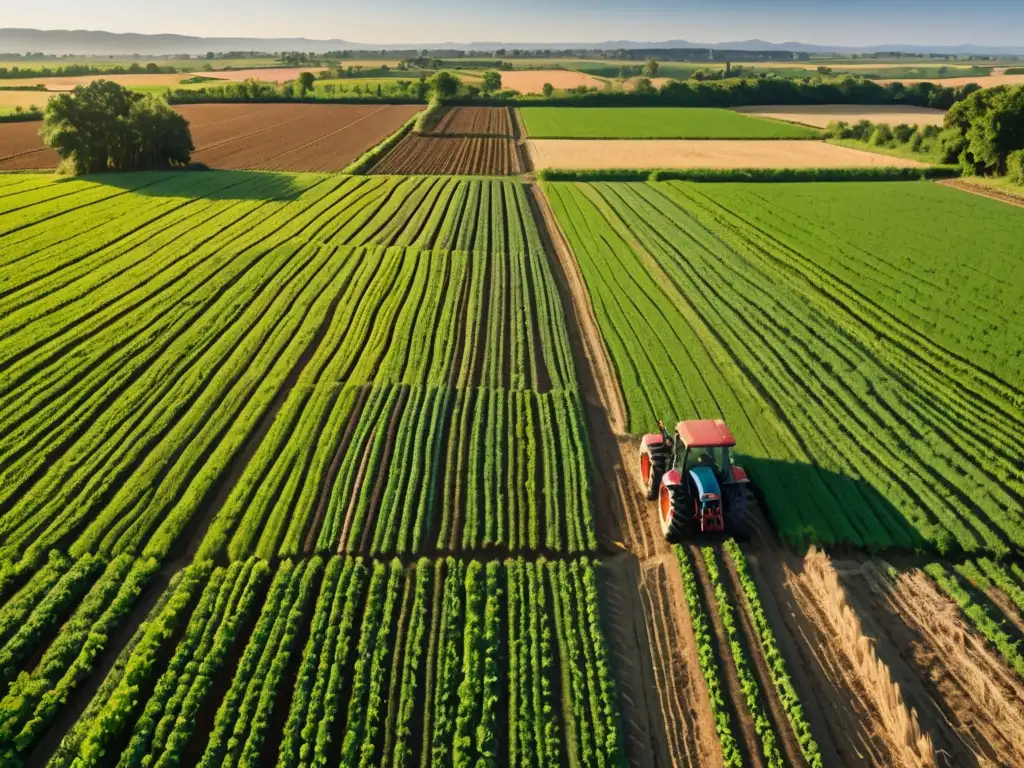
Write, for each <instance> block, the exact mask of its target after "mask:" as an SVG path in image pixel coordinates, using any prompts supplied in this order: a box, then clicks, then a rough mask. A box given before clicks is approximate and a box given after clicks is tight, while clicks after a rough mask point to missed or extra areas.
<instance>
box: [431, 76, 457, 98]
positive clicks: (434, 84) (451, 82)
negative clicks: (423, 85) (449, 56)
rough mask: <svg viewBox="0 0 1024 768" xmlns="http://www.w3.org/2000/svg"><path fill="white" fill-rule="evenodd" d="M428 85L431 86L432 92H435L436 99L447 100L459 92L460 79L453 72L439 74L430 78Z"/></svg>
mask: <svg viewBox="0 0 1024 768" xmlns="http://www.w3.org/2000/svg"><path fill="white" fill-rule="evenodd" d="M427 84H428V85H429V86H430V90H431V91H433V93H434V98H436V99H440V100H445V99H450V98H451V97H452V96H454V95H455V94H456V93H458V92H459V85H460V82H459V78H457V77H456V76H455V75H453V74H452V73H451V72H438V73H436V74H433V75H431V76H430V78H429V79H428V80H427Z"/></svg>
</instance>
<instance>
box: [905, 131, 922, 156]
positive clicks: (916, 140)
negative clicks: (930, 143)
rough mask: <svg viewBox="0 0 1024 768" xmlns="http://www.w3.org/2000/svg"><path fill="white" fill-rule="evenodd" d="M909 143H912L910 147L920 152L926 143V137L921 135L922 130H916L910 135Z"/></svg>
mask: <svg viewBox="0 0 1024 768" xmlns="http://www.w3.org/2000/svg"><path fill="white" fill-rule="evenodd" d="M909 143H910V148H911V149H912V150H914V151H915V152H920V151H921V145H922V144H924V137H923V136H922V135H921V132H920V131H914V133H913V134H912V135H911V136H910V142H909Z"/></svg>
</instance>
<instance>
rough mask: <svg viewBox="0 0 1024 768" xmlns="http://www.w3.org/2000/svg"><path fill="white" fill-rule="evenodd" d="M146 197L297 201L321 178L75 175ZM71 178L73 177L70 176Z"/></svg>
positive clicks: (186, 172) (273, 174)
mask: <svg viewBox="0 0 1024 768" xmlns="http://www.w3.org/2000/svg"><path fill="white" fill-rule="evenodd" d="M74 178H75V180H78V181H91V182H94V183H96V184H105V185H107V186H112V187H118V188H120V189H124V190H126V191H130V192H132V193H134V194H137V195H144V196H146V197H195V198H203V199H206V200H280V201H282V202H287V201H290V200H297V199H298V198H299V197H301V196H302V194H303V193H304V192H305V191H306V190H308V189H309V188H310V186H311V185H312V184H313V183H315V182H316V180H318V179H320V178H321V177H319V176H316V175H310V174H293V173H280V172H276V171H203V170H194V169H190V170H176V171H137V172H134V173H103V174H95V175H92V176H78V177H74ZM68 180H71V177H69V178H68Z"/></svg>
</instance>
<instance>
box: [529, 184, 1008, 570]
mask: <svg viewBox="0 0 1024 768" xmlns="http://www.w3.org/2000/svg"><path fill="white" fill-rule="evenodd" d="M718 186H722V187H726V188H728V189H727V190H726V192H724V193H723V194H725V195H728V194H732V192H730V190H732V189H733V185H716V190H717V187H718ZM737 186H739V185H737ZM786 186H787V187H793V188H796V190H797V191H796V192H793V193H792V194H793V195H795V196H798V199H803V198H807V199H810V200H812V201H813V200H814V198H815V197H816V196H817V195H819V194H820V195H833V196H834V195H836V194H841V193H839V192H836V191H834V190H832V189H827V190H823V191H822V192H820V193H819V192H818V191H817V188H818V187H817V186H814V189H813V190H808V189H807V188H805V187H803V186H802V185H797V184H794V185H786ZM809 186H812V185H809ZM826 186H827V185H826ZM846 186H850V187H851V188H856V187H857V185H853V184H851V185H842V187H843V188H845V187H846ZM875 186H876V189H877V193H876V198H877V199H878V200H879V201H881V202H879V203H878V204H880V205H882V204H884V201H885V200H886V198H887V194H888V195H891V196H892V198H894V199H895V200H896V201H897V202H898V203H902V204H903V205H904V206H906V205H909V204H910V203H909V202H908V200H907V199H906V198H911V199H912V198H913V196H914V195H915V194H916V192H915V190H917V189H918V187H914V186H913V185H910V186H909V187H908V185H885V187H886V189H880V188H878V185H875ZM548 190H549V193H550V195H551V198H552V202H553V205H554V207H555V210H556V213H557V215H558V216H559V219H560V221H561V223H562V225H563V227H564V228H565V230H566V232H567V234H568V236H569V238H570V241H571V242H572V243H573V245H574V246H575V250H576V254H577V257H578V258H579V261H580V264H581V266H582V269H583V272H584V276H585V279H586V280H587V284H588V288H589V289H590V292H591V297H592V300H593V302H594V305H595V310H596V312H597V315H598V320H599V322H600V323H601V328H602V332H603V334H604V337H605V339H606V341H607V343H608V345H609V348H610V350H611V353H612V356H613V358H614V360H615V363H616V369H617V370H618V372H619V374H620V380H621V383H622V387H623V391H624V394H625V397H626V402H627V405H628V408H629V412H630V417H631V423H632V427H633V429H634V430H639V429H641V428H643V427H644V426H647V420H648V419H649V418H650V417H649V416H648V414H650V413H656V414H659V415H661V416H663V417H673V418H675V417H679V418H693V417H697V416H699V417H711V416H720V417H722V418H725V420H726V421H727V422H728V423H729V425H730V427H731V428H732V430H733V432H734V433H735V434H736V435H737V439H738V442H739V450H740V451H741V452H742V454H743V459H742V460H743V462H744V463H745V465H746V466H747V468H748V470H749V471H750V473H751V475H752V476H753V478H754V480H755V481H756V482H757V484H758V486H759V488H760V490H761V491H762V492H763V495H764V498H765V500H766V501H767V506H768V510H769V513H770V515H771V517H772V519H773V521H774V522H775V524H776V525H777V527H778V528H779V530H780V532H781V533H782V535H783V536H784V537H785V538H787V539H788V540H790V541H791V542H794V543H798V544H799V543H805V542H807V541H808V540H810V541H817V542H823V543H837V542H848V543H854V544H858V545H863V546H868V547H872V548H885V547H890V546H899V547H905V548H915V547H920V546H922V545H924V544H925V543H930V544H931V545H933V546H935V547H936V548H938V549H939V550H940V551H948V550H966V551H978V550H989V551H993V552H1005V551H1008V550H1009V549H1010V548H1012V547H1015V546H1019V545H1020V544H1021V543H1024V513H1022V512H1021V510H1022V509H1024V505H1022V499H1024V473H1022V470H1021V469H1020V467H1019V464H1017V463H1015V462H1014V458H1013V456H1014V455H1019V453H1020V451H1021V450H1024V445H1022V443H1021V438H1020V429H1019V425H1020V423H1021V422H1020V418H1019V416H1017V415H1015V413H1016V410H1015V409H1016V406H1015V405H1014V404H1013V401H1012V397H1011V396H1010V394H1008V391H1007V389H1006V387H1005V386H1002V385H1000V384H999V383H998V382H997V381H996V380H995V379H993V378H992V377H991V376H988V377H986V374H985V373H984V372H981V371H977V370H975V371H974V373H969V372H965V371H966V367H965V365H964V364H963V363H962V361H961V362H960V363H956V360H957V359H959V358H956V355H957V354H960V350H958V349H955V348H953V347H952V346H951V349H953V351H952V352H949V351H944V350H943V349H942V348H939V347H938V346H937V345H936V344H932V343H931V342H927V341H923V340H922V338H923V337H921V334H920V333H919V328H918V329H916V328H915V327H914V326H911V325H907V324H905V323H904V321H903V319H902V318H901V317H900V316H899V313H895V312H894V313H893V314H887V308H886V306H885V305H882V304H875V303H872V302H871V301H869V300H868V299H867V298H866V297H865V296H864V295H863V294H861V293H859V292H858V291H859V287H858V285H859V284H858V283H856V282H853V280H854V279H855V277H856V275H855V274H851V273H843V274H842V275H841V276H837V275H836V274H833V273H832V272H830V271H828V269H826V268H824V267H822V266H821V265H819V264H817V263H815V262H814V261H813V259H814V258H817V257H816V256H814V257H812V256H808V255H807V253H809V252H813V253H815V254H816V253H817V251H816V250H814V249H810V247H809V246H807V247H805V248H804V250H801V251H797V250H795V249H794V248H793V247H791V246H790V245H787V244H786V243H785V242H783V241H781V240H778V239H774V238H773V237H772V236H770V235H767V234H765V232H764V231H763V226H762V225H763V224H764V222H763V220H761V219H758V224H757V225H752V224H750V223H749V222H747V221H746V220H745V219H743V218H742V217H741V216H740V215H739V214H738V213H736V212H735V211H736V209H734V208H732V207H726V206H724V205H722V204H719V203H718V202H717V201H716V195H717V194H718V193H717V192H716V191H715V190H710V191H709V190H706V189H705V188H704V187H700V186H699V185H688V184H682V183H678V182H669V183H656V184H641V185H637V184H593V185H568V184H551V185H548ZM750 195H751V196H753V193H750ZM744 199H746V198H744ZM857 199H860V198H857ZM956 200H957V199H956V198H953V199H952V200H951V203H956ZM809 205H810V204H809ZM854 210H859V209H856V208H854V207H851V209H850V214H849V215H850V216H851V217H852V216H854V214H853V211H854ZM745 212H746V209H745V208H743V209H740V213H743V214H744V215H745ZM837 215H838V214H837ZM776 218H778V217H776ZM922 220H923V219H922ZM913 221H916V219H915V220H913ZM777 226H780V227H781V226H782V225H777ZM786 226H788V227H789V230H791V231H796V230H797V229H798V227H799V226H800V224H799V219H798V217H797V213H792V220H791V221H790V222H789V223H788V224H787V225H786ZM846 226H847V227H848V228H852V226H853V225H852V224H850V223H847V224H846ZM815 242H817V241H815ZM800 243H801V244H803V240H801V241H800ZM804 245H806V244H804ZM815 248H818V246H817V245H815ZM932 289H933V286H931V285H929V284H928V283H922V285H921V286H920V287H919V289H918V290H919V291H928V290H932ZM936 290H937V289H936ZM940 296H941V294H940V293H938V292H936V293H934V294H933V297H932V299H930V300H931V301H939V300H940ZM655 307H656V308H657V309H654V308H655ZM964 322H977V321H973V320H969V319H965V320H964ZM680 356H682V357H680ZM813 414H820V415H817V416H816V415H813ZM908 434H909V435H912V436H913V439H908V438H906V437H905V436H906V435H908ZM954 477H956V478H958V480H957V481H956V482H955V483H954V481H953V480H952V478H954Z"/></svg>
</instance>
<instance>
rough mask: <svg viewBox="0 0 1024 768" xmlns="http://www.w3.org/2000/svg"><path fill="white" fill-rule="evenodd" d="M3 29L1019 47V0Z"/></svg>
mask: <svg viewBox="0 0 1024 768" xmlns="http://www.w3.org/2000/svg"><path fill="white" fill-rule="evenodd" d="M2 23H3V25H4V26H7V27H25V28H34V29H86V30H102V31H107V32H120V33H125V32H136V33H143V34H166V33H171V34H182V35H192V36H197V37H267V38H270V37H306V38H311V39H334V38H337V39H343V40H347V41H352V42H359V43H380V44H402V43H435V42H436V43H442V42H460V43H470V42H522V43H527V42H531V43H544V42H560V43H566V42H572V43H576V42H604V41H610V40H633V41H639V42H642V41H662V40H672V39H683V40H688V41H692V42H708V43H717V42H725V41H738V40H747V39H752V38H759V39H762V40H767V41H770V42H776V43H779V42H803V43H812V44H819V45H838V46H862V45H882V44H887V43H900V44H907V45H928V44H932V45H958V44H984V45H989V46H991V45H1024V33H1022V30H1024V2H1021V1H1020V0H974V2H972V3H971V4H970V5H969V6H968V5H965V4H964V3H963V2H960V0H931V2H927V3H924V2H921V0H843V1H842V2H839V1H837V0H676V2H672V3H669V2H667V0H631V2H623V0H543V1H541V0H522V2H519V3H515V4H509V3H506V2H495V1H494V0H481V1H479V2H473V3H470V2H466V0H394V1H393V2H390V3H388V4H387V5H386V6H380V5H374V4H367V3H365V2H356V1H355V0H291V1H290V2H288V3H284V2H281V1H280V0H213V2H211V0H176V1H175V2H174V3H173V4H167V5H157V4H144V5H140V4H139V3H137V2H134V1H132V0H93V1H92V2H89V3H82V2H81V1H80V0H35V1H34V2H32V3H26V4H18V5H16V6H15V7H12V8H8V9H5V11H4V14H3V20H2Z"/></svg>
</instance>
